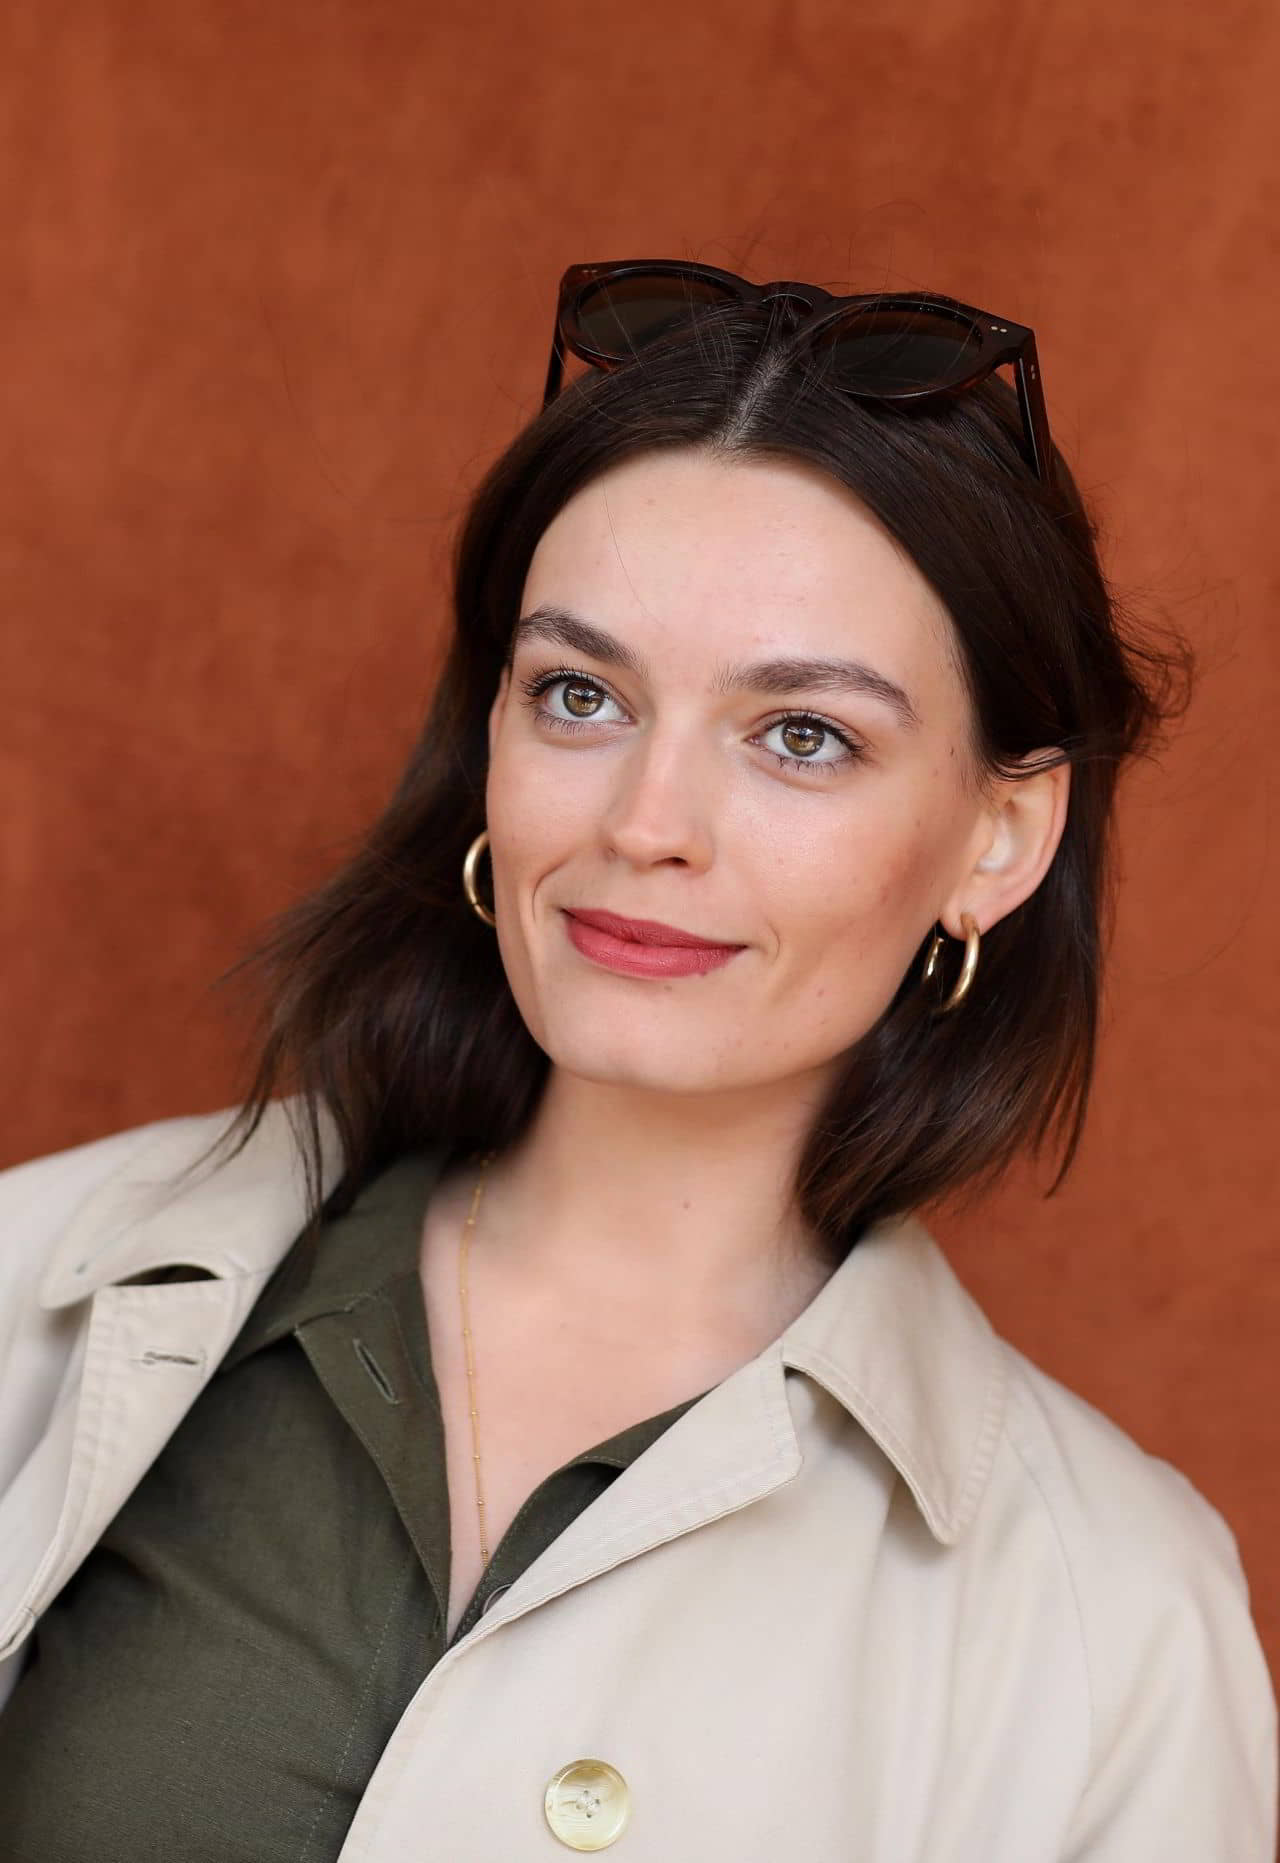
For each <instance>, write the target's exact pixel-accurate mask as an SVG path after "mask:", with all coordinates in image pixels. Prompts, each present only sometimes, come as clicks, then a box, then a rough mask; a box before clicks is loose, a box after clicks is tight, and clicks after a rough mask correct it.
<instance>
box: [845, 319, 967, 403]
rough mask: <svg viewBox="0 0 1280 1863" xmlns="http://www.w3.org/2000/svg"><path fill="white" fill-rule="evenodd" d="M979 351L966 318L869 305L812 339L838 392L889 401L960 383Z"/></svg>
mask: <svg viewBox="0 0 1280 1863" xmlns="http://www.w3.org/2000/svg"><path fill="white" fill-rule="evenodd" d="M980 347H981V339H980V337H979V335H978V331H977V329H976V327H975V326H974V324H973V323H971V322H970V320H969V319H968V318H967V317H957V316H953V315H951V314H950V313H949V312H947V311H939V310H937V309H933V308H928V307H925V306H920V307H911V308H905V309H904V308H892V307H889V306H876V305H870V306H868V308H867V309H866V310H855V311H852V312H850V313H849V314H848V315H847V316H846V317H844V318H842V319H841V320H840V322H838V323H836V324H832V325H830V326H829V327H828V328H827V329H826V330H822V331H819V332H818V334H817V336H816V338H815V348H816V349H817V350H819V351H820V352H821V353H823V354H824V355H825V356H826V358H827V360H828V363H829V367H830V371H831V377H832V379H833V380H834V381H835V382H836V383H837V385H838V386H840V387H842V388H849V389H854V390H857V391H860V392H861V393H863V394H868V395H884V396H886V397H888V398H890V399H891V398H893V397H894V396H904V395H917V394H923V393H926V392H927V391H928V390H929V389H930V388H942V387H945V386H947V385H948V384H949V383H952V382H955V381H958V380H960V379H962V378H963V376H964V375H965V373H966V371H967V370H968V368H969V367H970V366H971V365H972V362H973V360H974V358H975V357H976V355H977V353H978V350H979V349H980Z"/></svg>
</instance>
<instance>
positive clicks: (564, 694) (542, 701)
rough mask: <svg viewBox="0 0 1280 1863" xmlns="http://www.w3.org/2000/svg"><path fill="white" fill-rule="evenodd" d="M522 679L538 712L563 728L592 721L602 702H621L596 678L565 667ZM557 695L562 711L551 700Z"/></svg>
mask: <svg viewBox="0 0 1280 1863" xmlns="http://www.w3.org/2000/svg"><path fill="white" fill-rule="evenodd" d="M520 683H521V688H522V690H523V692H524V695H525V704H526V705H528V706H529V708H530V709H531V710H532V712H533V714H534V716H535V717H536V718H537V719H539V720H540V721H541V722H542V723H543V724H548V725H551V726H553V727H554V728H555V729H557V730H559V731H573V730H574V729H575V728H576V727H577V726H579V725H584V726H585V725H589V724H591V723H592V722H593V721H594V720H595V719H597V718H598V717H599V716H600V710H601V707H602V706H604V705H616V704H617V700H616V699H615V698H614V697H613V695H612V694H611V693H609V692H607V691H606V690H605V688H604V687H603V686H601V685H599V684H598V683H597V682H596V681H595V680H594V679H588V678H586V677H585V675H583V674H581V673H571V672H569V671H568V670H567V669H565V668H560V669H559V670H557V671H555V672H549V673H541V674H539V675H538V676H537V677H536V678H534V679H526V680H522V681H521V682H520ZM556 698H559V700H560V702H561V704H562V705H563V707H564V709H563V710H562V711H560V710H557V709H556V708H555V705H554V703H548V700H549V699H550V700H552V701H554V700H555V699H556ZM606 722H610V721H608V720H606Z"/></svg>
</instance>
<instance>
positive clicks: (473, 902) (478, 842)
mask: <svg viewBox="0 0 1280 1863" xmlns="http://www.w3.org/2000/svg"><path fill="white" fill-rule="evenodd" d="M488 845H489V830H488V829H487V828H482V829H481V830H480V832H479V834H478V835H477V836H476V838H475V840H474V841H473V842H472V843H471V846H470V847H469V848H468V849H467V858H466V859H465V860H464V861H463V863H462V890H463V892H464V893H465V894H466V895H467V904H468V905H469V906H470V907H471V910H472V911H473V912H474V913H475V915H476V917H477V918H479V919H483V920H484V922H485V924H486V925H496V924H497V923H498V921H497V919H496V918H495V917H494V916H493V914H492V912H490V910H489V908H488V906H486V904H485V903H484V900H483V899H481V897H480V895H479V893H478V892H477V891H476V868H477V867H478V866H479V865H480V856H481V855H482V854H483V853H484V850H485V849H486V848H487V847H488Z"/></svg>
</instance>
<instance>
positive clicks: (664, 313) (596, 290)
mask: <svg viewBox="0 0 1280 1863" xmlns="http://www.w3.org/2000/svg"><path fill="white" fill-rule="evenodd" d="M733 296H734V294H733V292H732V290H731V289H730V288H729V287H728V286H727V285H720V284H717V283H716V281H715V280H714V279H709V278H696V277H687V276H683V277H682V276H675V277H667V276H664V275H663V274H661V273H652V272H636V273H631V274H624V275H623V276H622V277H620V278H606V279H602V280H601V282H600V283H599V284H597V285H591V286H589V287H588V289H587V290H586V291H585V292H584V293H583V295H582V297H581V298H579V300H578V304H577V309H576V321H577V326H578V332H579V334H580V335H581V336H582V338H583V340H584V341H585V342H586V344H587V345H588V347H589V348H591V349H592V350H594V351H595V352H596V354H598V355H601V356H608V357H611V358H612V359H614V360H615V361H618V362H622V361H625V360H626V358H627V357H629V356H633V355H634V354H635V352H636V350H638V349H640V348H641V347H642V346H643V345H644V344H645V343H651V342H652V341H653V340H654V338H655V337H659V336H662V335H664V334H665V333H666V332H667V331H668V330H673V329H677V328H679V327H680V326H681V325H682V324H686V323H689V322H690V321H691V320H692V319H693V318H695V317H697V316H699V315H700V314H701V313H702V312H703V311H705V310H709V309H711V308H712V307H714V306H715V305H717V304H727V303H729V302H730V301H731V300H732V298H733Z"/></svg>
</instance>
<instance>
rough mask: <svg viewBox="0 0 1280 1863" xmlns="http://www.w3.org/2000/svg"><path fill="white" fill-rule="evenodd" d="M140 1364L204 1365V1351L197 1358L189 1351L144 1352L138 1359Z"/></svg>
mask: <svg viewBox="0 0 1280 1863" xmlns="http://www.w3.org/2000/svg"><path fill="white" fill-rule="evenodd" d="M138 1363H139V1364H140V1365H203V1363H204V1353H203V1352H201V1353H199V1354H198V1355H197V1356H196V1357H195V1358H193V1357H192V1356H191V1354H190V1353H189V1352H150V1351H148V1352H144V1353H143V1354H142V1356H141V1358H140V1359H139V1360H138Z"/></svg>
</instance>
